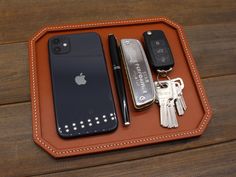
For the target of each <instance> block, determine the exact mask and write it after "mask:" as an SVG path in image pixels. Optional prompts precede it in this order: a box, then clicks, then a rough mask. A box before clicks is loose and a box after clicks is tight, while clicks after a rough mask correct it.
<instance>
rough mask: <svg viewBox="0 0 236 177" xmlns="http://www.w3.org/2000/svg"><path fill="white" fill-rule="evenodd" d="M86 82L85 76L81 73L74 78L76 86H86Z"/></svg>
mask: <svg viewBox="0 0 236 177" xmlns="http://www.w3.org/2000/svg"><path fill="white" fill-rule="evenodd" d="M86 82H87V81H86V80H85V75H84V74H83V73H80V75H78V76H75V83H76V84H77V85H85V84H86Z"/></svg>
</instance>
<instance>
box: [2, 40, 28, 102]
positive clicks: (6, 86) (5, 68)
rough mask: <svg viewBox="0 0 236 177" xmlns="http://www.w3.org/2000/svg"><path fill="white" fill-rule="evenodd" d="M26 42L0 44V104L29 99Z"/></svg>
mask: <svg viewBox="0 0 236 177" xmlns="http://www.w3.org/2000/svg"><path fill="white" fill-rule="evenodd" d="M27 52H28V49H27V43H15V44H5V45H0V83H1V84H0V104H7V103H14V102H22V101H26V100H29V98H30V91H29V90H30V88H29V67H28V53H27Z"/></svg>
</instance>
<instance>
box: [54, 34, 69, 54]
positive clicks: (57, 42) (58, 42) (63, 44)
mask: <svg viewBox="0 0 236 177" xmlns="http://www.w3.org/2000/svg"><path fill="white" fill-rule="evenodd" d="M51 47H52V50H53V53H54V54H56V55H61V54H67V53H69V52H70V50H71V49H70V40H69V38H67V37H56V38H54V39H52V41H51Z"/></svg>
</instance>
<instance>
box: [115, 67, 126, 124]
mask: <svg viewBox="0 0 236 177" xmlns="http://www.w3.org/2000/svg"><path fill="white" fill-rule="evenodd" d="M113 72H114V77H115V80H116V90H117V94H118V97H119V103H120V109H121V113H122V116H123V122H124V124H125V125H126V124H128V123H130V118H129V111H128V104H127V97H126V92H125V87H124V80H123V76H122V71H121V69H118V68H117V69H115V70H113Z"/></svg>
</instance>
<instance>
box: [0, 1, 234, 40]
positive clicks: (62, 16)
mask: <svg viewBox="0 0 236 177" xmlns="http://www.w3.org/2000/svg"><path fill="white" fill-rule="evenodd" d="M235 14H236V1H235V0H225V1H222V0H198V1H195V0H188V1H173V0H171V1H166V0H159V1H154V0H139V1H127V0H119V1H111V0H100V1H99V2H98V1H97V0H90V1H82V0H79V1H73V0H69V1H65V0H64V1H57V0H50V1H40V0H37V1H17V0H11V1H2V2H1V3H0V16H1V19H0V44H1V43H11V42H19V41H26V40H27V39H28V38H29V37H30V36H31V35H32V34H33V33H34V32H36V31H37V30H38V29H39V28H41V27H42V26H46V25H52V24H71V23H79V22H85V21H97V20H111V19H112V20H114V19H127V18H138V17H142V18H143V17H150V16H167V17H169V18H170V19H172V20H174V21H176V22H179V23H181V24H183V25H184V26H186V25H196V24H215V23H224V22H235Z"/></svg>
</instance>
